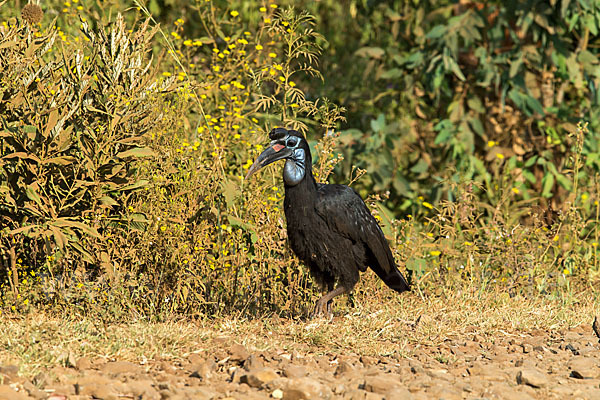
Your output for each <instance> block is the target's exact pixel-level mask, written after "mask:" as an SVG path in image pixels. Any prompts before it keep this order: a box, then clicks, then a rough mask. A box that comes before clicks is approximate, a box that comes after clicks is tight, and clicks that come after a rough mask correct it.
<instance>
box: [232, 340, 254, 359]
mask: <svg viewBox="0 0 600 400" xmlns="http://www.w3.org/2000/svg"><path fill="white" fill-rule="evenodd" d="M249 356H250V354H249V353H248V350H246V348H245V347H244V346H242V345H241V344H238V343H236V344H234V345H232V346H231V347H230V348H229V359H230V360H231V361H234V362H239V363H243V362H244V361H246V359H247V358H248V357H249Z"/></svg>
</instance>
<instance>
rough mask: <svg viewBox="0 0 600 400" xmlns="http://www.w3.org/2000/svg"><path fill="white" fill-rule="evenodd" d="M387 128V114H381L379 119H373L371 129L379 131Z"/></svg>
mask: <svg viewBox="0 0 600 400" xmlns="http://www.w3.org/2000/svg"><path fill="white" fill-rule="evenodd" d="M384 128H385V115H383V114H379V115H378V116H377V119H372V120H371V129H372V130H373V132H376V133H379V132H381V131H383V129H384Z"/></svg>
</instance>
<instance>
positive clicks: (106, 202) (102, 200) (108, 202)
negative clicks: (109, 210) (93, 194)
mask: <svg viewBox="0 0 600 400" xmlns="http://www.w3.org/2000/svg"><path fill="white" fill-rule="evenodd" d="M98 200H100V203H102V204H104V205H105V206H118V205H119V203H118V202H117V201H116V200H115V199H113V198H112V197H110V196H102V197H100V198H99V199H98Z"/></svg>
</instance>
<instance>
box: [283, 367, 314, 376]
mask: <svg viewBox="0 0 600 400" xmlns="http://www.w3.org/2000/svg"><path fill="white" fill-rule="evenodd" d="M282 372H283V376H285V377H286V378H303V377H305V376H307V375H308V370H307V369H306V367H304V366H302V365H294V364H290V365H286V366H285V367H284V368H283V371H282Z"/></svg>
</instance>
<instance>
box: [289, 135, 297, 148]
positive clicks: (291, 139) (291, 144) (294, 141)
mask: <svg viewBox="0 0 600 400" xmlns="http://www.w3.org/2000/svg"><path fill="white" fill-rule="evenodd" d="M299 141H300V139H298V138H297V137H296V136H290V137H289V138H288V140H287V142H286V145H287V147H296V146H297V145H298V142H299Z"/></svg>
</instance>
